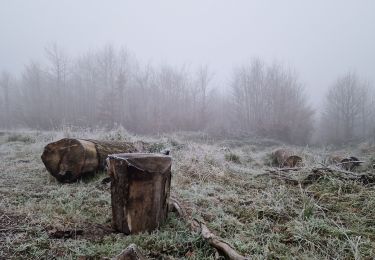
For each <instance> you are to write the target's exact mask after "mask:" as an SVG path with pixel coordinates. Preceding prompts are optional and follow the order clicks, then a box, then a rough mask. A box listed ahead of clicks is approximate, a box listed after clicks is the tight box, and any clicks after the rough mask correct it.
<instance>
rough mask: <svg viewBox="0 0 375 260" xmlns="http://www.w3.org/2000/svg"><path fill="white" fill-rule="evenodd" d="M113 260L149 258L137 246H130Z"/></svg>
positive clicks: (144, 259) (143, 259) (142, 259)
mask: <svg viewBox="0 0 375 260" xmlns="http://www.w3.org/2000/svg"><path fill="white" fill-rule="evenodd" d="M112 259H113V260H146V259H147V258H146V257H145V256H144V255H143V254H142V253H141V252H140V250H139V249H138V247H137V245H136V244H130V245H129V246H128V247H127V248H126V249H125V250H123V251H122V252H121V253H120V254H118V255H117V256H115V257H114V258H112Z"/></svg>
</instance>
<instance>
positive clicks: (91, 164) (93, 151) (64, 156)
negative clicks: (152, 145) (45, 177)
mask: <svg viewBox="0 0 375 260" xmlns="http://www.w3.org/2000/svg"><path fill="white" fill-rule="evenodd" d="M140 150H142V145H141V144H139V143H138V144H134V143H130V142H108V141H97V140H90V139H87V140H86V139H71V138H64V139H61V140H59V141H57V142H53V143H49V144H48V145H46V146H45V147H44V151H43V154H42V157H41V158H42V161H43V163H44V165H45V166H46V168H47V170H48V172H49V173H50V174H51V175H52V176H54V177H55V178H56V179H57V180H58V181H60V182H64V183H68V182H74V181H77V180H78V179H80V178H81V177H84V176H88V175H90V174H92V173H95V172H97V171H100V170H104V169H105V167H106V158H107V156H108V155H109V154H114V153H132V152H138V151H140Z"/></svg>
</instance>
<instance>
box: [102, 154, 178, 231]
mask: <svg viewBox="0 0 375 260" xmlns="http://www.w3.org/2000/svg"><path fill="white" fill-rule="evenodd" d="M107 160H108V173H109V175H110V176H111V178H112V182H111V198H112V227H113V228H114V229H115V230H118V231H120V232H123V233H125V234H136V233H139V232H145V231H152V230H154V229H156V228H158V227H159V226H160V225H161V224H162V223H163V222H164V221H165V219H166V218H167V214H168V198H169V191H170V183H171V157H170V156H166V155H160V154H146V153H134V154H129V153H127V154H114V155H110V156H109V157H108V159H107Z"/></svg>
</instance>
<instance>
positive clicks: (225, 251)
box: [169, 198, 248, 260]
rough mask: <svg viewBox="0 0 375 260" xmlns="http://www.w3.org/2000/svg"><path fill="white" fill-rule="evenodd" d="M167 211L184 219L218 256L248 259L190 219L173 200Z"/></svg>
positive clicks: (235, 259)
mask: <svg viewBox="0 0 375 260" xmlns="http://www.w3.org/2000/svg"><path fill="white" fill-rule="evenodd" d="M169 210H170V211H175V212H177V214H178V215H179V216H180V217H181V218H182V219H184V221H186V222H187V223H188V224H189V225H190V229H191V230H192V231H193V232H198V233H200V234H201V236H202V237H203V238H204V239H205V240H206V241H207V242H208V243H209V244H210V245H211V246H212V247H213V248H214V249H215V250H217V251H218V252H219V254H220V255H222V256H224V257H225V259H230V260H244V259H248V258H246V257H244V256H242V255H240V254H239V253H237V252H236V250H234V249H233V247H232V246H231V245H229V244H228V243H226V242H224V241H223V240H222V239H221V238H220V237H218V236H216V235H215V234H213V233H212V232H211V231H210V230H209V229H208V228H207V226H206V225H205V224H204V223H203V222H202V221H199V220H197V219H192V218H191V217H189V216H188V215H187V213H186V210H185V209H184V207H183V206H182V204H181V203H180V202H179V201H178V200H177V199H175V198H171V199H170V201H169Z"/></svg>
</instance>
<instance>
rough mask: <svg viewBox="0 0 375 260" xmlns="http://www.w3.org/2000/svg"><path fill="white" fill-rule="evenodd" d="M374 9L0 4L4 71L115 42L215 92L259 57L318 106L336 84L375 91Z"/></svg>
mask: <svg viewBox="0 0 375 260" xmlns="http://www.w3.org/2000/svg"><path fill="white" fill-rule="evenodd" d="M374 13H375V1H372V0H368V1H364V0H363V1H362V0H357V1H355V0H353V1H343V0H329V1H327V0H319V1H317V0H314V1H307V0H306V1H302V0H295V1H292V0H288V1H276V0H275V1H264V0H259V1H250V0H247V1H245V0H241V1H240V0H236V1H234V0H231V1H230V0H227V1H221V0H210V1H209V0H184V1H182V0H168V1H167V0H163V1H156V0H149V1H140V0H134V1H94V0H80V1H77V0H75V1H74V0H69V1H68V0H64V1H62V0H61V1H57V0H56V1H52V0H43V1H42V0H33V1H28V0H24V1H20V0H2V1H1V2H0V37H1V38H0V70H2V69H6V70H9V71H10V72H12V73H15V74H17V73H19V72H20V71H21V70H22V69H23V66H24V64H25V63H27V62H29V61H30V60H35V61H41V60H43V59H44V58H45V55H44V47H45V46H47V45H49V44H52V43H57V44H58V45H59V46H60V47H63V48H64V49H65V50H66V51H67V52H68V54H69V55H71V56H75V55H78V54H81V53H83V52H86V51H88V50H90V49H91V50H94V49H98V48H101V47H103V46H104V45H106V44H113V45H114V46H115V47H119V46H125V47H127V49H128V50H129V51H130V52H132V53H134V54H135V56H136V57H137V58H138V59H139V60H140V61H141V62H142V63H152V64H155V65H158V64H164V63H168V64H171V65H182V64H187V65H191V66H192V67H194V66H198V65H201V64H208V65H209V66H210V68H211V70H212V71H214V72H215V82H214V84H216V85H218V86H219V87H221V86H225V85H226V84H228V83H229V82H230V75H231V73H232V70H233V67H234V66H237V65H240V64H241V63H243V62H246V61H248V60H249V59H251V58H253V57H259V58H261V59H264V60H265V61H267V62H273V61H278V62H283V63H285V64H286V65H289V66H291V67H293V68H295V70H296V71H297V72H298V73H299V75H300V79H301V80H302V81H303V82H304V83H305V85H306V87H307V89H308V94H309V95H310V100H312V103H313V104H314V105H315V107H317V106H318V104H319V100H320V99H321V97H322V96H323V94H324V91H325V90H326V88H327V87H328V86H330V85H331V84H332V83H333V82H334V81H335V79H336V78H337V77H338V76H341V75H342V74H344V73H346V72H348V71H349V70H351V71H356V72H357V73H358V74H359V75H360V76H362V77H364V78H365V79H368V80H369V81H370V82H372V84H373V85H374V84H375V15H374Z"/></svg>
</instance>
